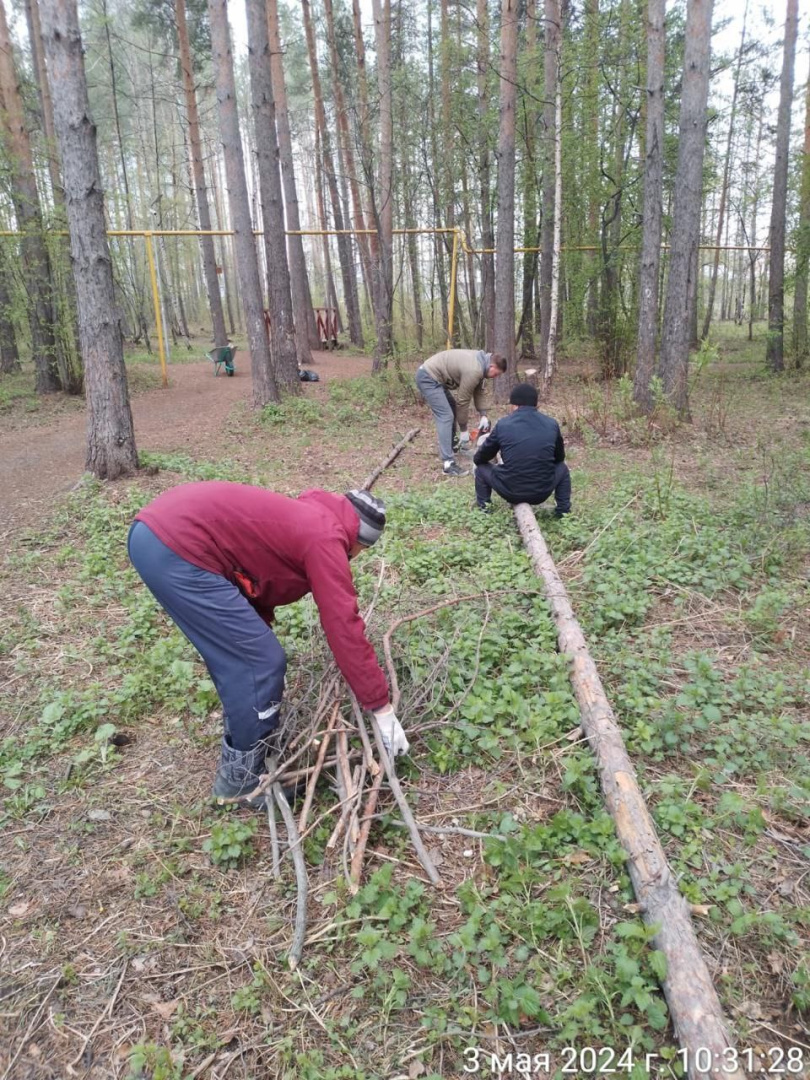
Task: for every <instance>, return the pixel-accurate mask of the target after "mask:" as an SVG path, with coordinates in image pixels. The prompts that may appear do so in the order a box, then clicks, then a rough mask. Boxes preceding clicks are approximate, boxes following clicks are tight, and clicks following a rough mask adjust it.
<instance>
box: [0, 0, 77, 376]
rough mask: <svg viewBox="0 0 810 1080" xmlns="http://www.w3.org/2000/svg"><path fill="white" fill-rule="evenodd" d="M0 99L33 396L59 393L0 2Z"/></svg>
mask: <svg viewBox="0 0 810 1080" xmlns="http://www.w3.org/2000/svg"><path fill="white" fill-rule="evenodd" d="M0 98H1V99H2V104H3V105H4V108H3V110H2V111H3V128H4V133H5V140H6V145H7V149H8V167H9V174H10V175H9V179H10V187H11V192H10V194H11V201H12V203H13V204H14V212H15V214H16V216H17V226H18V228H19V230H20V232H22V233H24V234H25V235H24V236H23V238H22V245H21V246H22V262H23V273H24V277H25V282H26V288H27V291H28V295H29V298H30V306H29V309H28V319H29V323H30V327H31V351H32V354H33V360H34V368H35V371H36V380H35V388H36V392H37V393H38V394H52V393H54V392H56V391H57V390H61V389H62V383H61V380H60V378H59V371H58V368H57V364H56V337H55V334H54V306H53V292H52V289H51V263H50V259H49V257H48V249H47V247H46V245H45V239H44V235H43V224H42V209H41V206H40V202H39V192H38V191H37V181H36V175H35V173H34V158H33V154H32V152H31V140H30V137H29V134H28V129H27V127H26V126H25V115H24V112H23V103H22V97H21V95H20V86H19V79H18V77H17V71H16V69H15V66H14V55H13V52H12V45H11V38H10V36H9V32H8V24H7V23H6V13H5V8H4V5H3V3H2V2H0Z"/></svg>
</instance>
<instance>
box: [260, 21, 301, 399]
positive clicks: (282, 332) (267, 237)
mask: <svg viewBox="0 0 810 1080" xmlns="http://www.w3.org/2000/svg"><path fill="white" fill-rule="evenodd" d="M247 25H248V62H249V65H250V87H251V97H252V104H253V126H254V130H255V133H256V159H257V163H258V169H259V191H260V193H261V200H262V217H263V221H264V250H265V254H266V257H267V281H268V293H269V310H270V343H271V346H272V349H271V351H272V356H273V367H274V373H275V377H276V383H277V384H278V386H279V388H283V389H284V390H285V391H286V393H288V394H298V393H300V389H301V384H300V380H299V378H298V360H297V352H296V347H295V322H294V319H293V309H292V295H291V292H290V269H289V266H288V265H287V243H286V238H285V236H284V202H283V198H282V194H281V173H280V170H279V154H278V143H277V141H276V108H275V101H274V99H273V76H272V72H271V68H270V45H269V41H268V37H267V12H266V8H265V4H264V0H247Z"/></svg>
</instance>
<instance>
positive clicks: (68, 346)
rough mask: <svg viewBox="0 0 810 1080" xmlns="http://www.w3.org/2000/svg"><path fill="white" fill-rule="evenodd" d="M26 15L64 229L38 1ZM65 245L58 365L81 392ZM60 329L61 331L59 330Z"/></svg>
mask: <svg viewBox="0 0 810 1080" xmlns="http://www.w3.org/2000/svg"><path fill="white" fill-rule="evenodd" d="M25 15H26V20H27V22H28V37H29V41H30V44H31V66H32V69H33V73H34V82H35V83H36V88H37V96H38V98H39V107H40V114H41V116H42V131H43V134H44V136H45V152H46V155H47V158H48V176H49V178H50V181H51V192H52V195H53V204H54V209H55V210H56V211H57V213H56V218H57V221H58V227H59V228H60V229H63V228H64V225H65V192H64V189H63V187H62V177H61V173H60V166H59V151H58V150H57V147H56V131H55V129H54V124H53V99H52V97H51V88H50V83H49V80H48V68H47V65H46V63H45V53H44V52H43V49H42V27H41V25H40V18H39V5H38V3H37V0H26V3H25ZM68 247H69V245H63V243H62V241H61V239H60V241H59V247H58V258H57V260H56V262H55V265H54V264H53V263H52V266H51V271H52V278H53V287H54V301H55V307H56V318H55V323H57V324H59V325H58V326H56V327H55V330H56V337H57V348H58V353H59V356H60V358H61V363H60V364H59V365H58V366H59V377H60V379H61V382H62V386H63V387H64V389H65V390H66V391H67V392H68V393H69V394H80V393H81V391H82V372H81V364H82V360H81V349H80V347H79V339H78V331H79V321H78V319H79V317H78V312H77V309H76V284H75V282H74V280H73V274H72V273H71V272H70V268H69V266H66V264H68V263H69V261H70V254H69V250H68ZM60 328H61V333H59V332H58V331H59V329H60Z"/></svg>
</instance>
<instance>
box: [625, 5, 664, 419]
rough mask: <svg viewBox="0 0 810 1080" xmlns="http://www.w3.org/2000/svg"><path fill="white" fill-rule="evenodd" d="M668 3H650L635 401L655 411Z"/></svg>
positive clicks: (634, 385) (648, 10)
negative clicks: (666, 14) (665, 25)
mask: <svg viewBox="0 0 810 1080" xmlns="http://www.w3.org/2000/svg"><path fill="white" fill-rule="evenodd" d="M665 7H666V0H647V97H646V103H647V118H646V126H645V139H644V143H645V151H646V152H645V163H644V221H643V226H642V234H641V261H640V265H639V308H638V349H637V353H636V371H635V376H634V380H633V397H634V398H635V400H636V402H637V403H638V405H639V406H640V407H641V408H642V409H643V410H644V412H649V411H650V410H651V409H652V405H653V395H652V389H651V385H650V384H651V382H652V376H653V372H654V371H655V351H656V343H657V340H658V283H659V274H660V270H661V265H660V264H661V220H662V216H663V205H662V198H663V176H664V153H663V151H664V54H665V33H664V16H665Z"/></svg>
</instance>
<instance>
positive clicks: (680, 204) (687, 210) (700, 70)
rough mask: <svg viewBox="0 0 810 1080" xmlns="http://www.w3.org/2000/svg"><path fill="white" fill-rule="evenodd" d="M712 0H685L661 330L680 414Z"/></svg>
mask: <svg viewBox="0 0 810 1080" xmlns="http://www.w3.org/2000/svg"><path fill="white" fill-rule="evenodd" d="M712 2H713V0H688V3H687V8H686V46H685V50H684V63H683V90H682V94H681V112H680V133H679V139H678V166H677V171H676V174H675V193H674V194H675V199H674V212H673V224H672V240H671V247H670V260H669V277H668V280H667V294H666V300H665V302H664V321H663V328H662V332H661V378H662V381H663V385H664V390H665V392H666V394H667V396H668V397H669V399H670V401H671V402H672V404H673V405H674V406H675V408H676V409H677V410H678V412H679V413H680V414H681V415H682V416H687V415H688V411H689V402H688V387H687V377H688V373H689V338H690V333H691V323H692V319H691V313H692V311H693V310H694V307H693V305H692V301H693V298H694V296H695V289H694V283H693V280H692V278H693V275H694V273H695V271H696V269H697V254H698V244H699V242H700V205H701V192H702V185H703V154H704V149H705V146H706V103H707V101H708V95H709V75H710V69H709V50H710V45H711V25H712Z"/></svg>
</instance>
